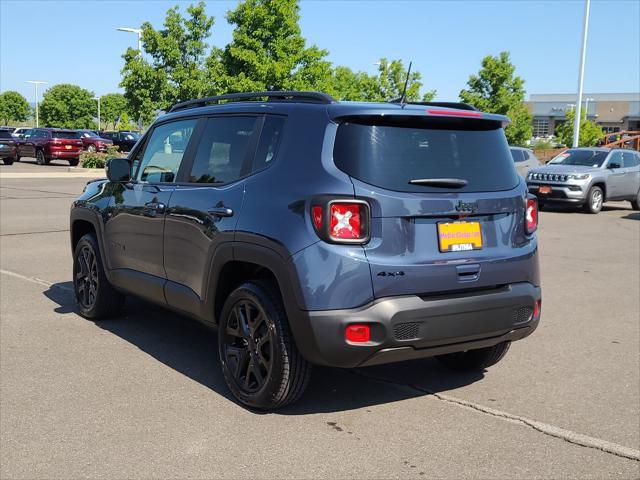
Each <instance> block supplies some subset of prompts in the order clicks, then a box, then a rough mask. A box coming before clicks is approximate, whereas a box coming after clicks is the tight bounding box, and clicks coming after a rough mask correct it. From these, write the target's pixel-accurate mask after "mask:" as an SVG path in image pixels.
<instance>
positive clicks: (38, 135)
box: [18, 128, 82, 167]
mask: <svg viewBox="0 0 640 480" xmlns="http://www.w3.org/2000/svg"><path fill="white" fill-rule="evenodd" d="M80 153H82V140H80V134H79V133H78V132H76V131H75V130H63V129H59V128H32V129H31V130H28V131H27V132H26V133H25V134H24V137H23V138H22V139H20V140H19V141H18V160H20V157H34V158H35V159H36V163H37V164H38V165H45V164H47V163H49V162H50V161H51V160H67V161H68V162H69V165H71V166H73V167H75V166H76V165H78V162H79V161H80Z"/></svg>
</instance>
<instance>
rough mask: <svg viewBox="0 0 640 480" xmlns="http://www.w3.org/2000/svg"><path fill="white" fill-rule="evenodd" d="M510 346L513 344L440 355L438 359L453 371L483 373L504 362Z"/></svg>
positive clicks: (501, 344)
mask: <svg viewBox="0 0 640 480" xmlns="http://www.w3.org/2000/svg"><path fill="white" fill-rule="evenodd" d="M510 345H511V342H502V343H499V344H498V345H494V346H493V347H487V348H478V349H477V350H467V351H466V352H456V353H448V354H446V355H439V356H437V357H436V359H437V360H439V361H440V362H441V363H442V364H444V365H445V366H447V367H449V368H450V369H452V370H460V371H467V372H468V371H482V370H484V369H485V368H488V367H490V366H492V365H495V364H496V363H498V362H499V361H500V360H502V358H503V357H504V356H505V355H506V354H507V351H508V350H509V346H510Z"/></svg>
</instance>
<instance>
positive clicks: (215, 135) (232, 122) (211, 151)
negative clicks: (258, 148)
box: [189, 116, 258, 184]
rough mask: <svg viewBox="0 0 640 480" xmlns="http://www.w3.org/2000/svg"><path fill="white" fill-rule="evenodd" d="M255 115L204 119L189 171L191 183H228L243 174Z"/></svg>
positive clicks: (255, 121) (253, 129)
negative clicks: (205, 122) (200, 136)
mask: <svg viewBox="0 0 640 480" xmlns="http://www.w3.org/2000/svg"><path fill="white" fill-rule="evenodd" d="M257 120H258V118H257V117H239V116H238V117H235V116H229V117H213V118H209V119H208V120H207V124H206V126H205V129H204V132H203V133H202V140H200V145H198V151H197V152H196V156H195V159H194V162H193V167H192V168H191V173H190V174H189V182H191V183H218V184H224V183H230V182H234V181H236V180H238V179H239V178H240V177H241V176H242V167H243V165H244V164H245V160H247V155H248V153H249V148H250V146H251V139H252V137H253V134H254V131H255V128H256V123H257Z"/></svg>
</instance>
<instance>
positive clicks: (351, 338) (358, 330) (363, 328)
mask: <svg viewBox="0 0 640 480" xmlns="http://www.w3.org/2000/svg"><path fill="white" fill-rule="evenodd" d="M344 338H345V339H346V340H347V342H351V343H366V342H368V341H369V340H370V339H371V329H370V328H369V325H347V328H346V329H345V331H344Z"/></svg>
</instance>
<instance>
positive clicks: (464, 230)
mask: <svg viewBox="0 0 640 480" xmlns="http://www.w3.org/2000/svg"><path fill="white" fill-rule="evenodd" d="M438 245H439V246H440V251H441V252H463V251H466V250H480V249H481V248H482V232H481V231H480V222H451V223H449V222H447V223H438Z"/></svg>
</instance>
